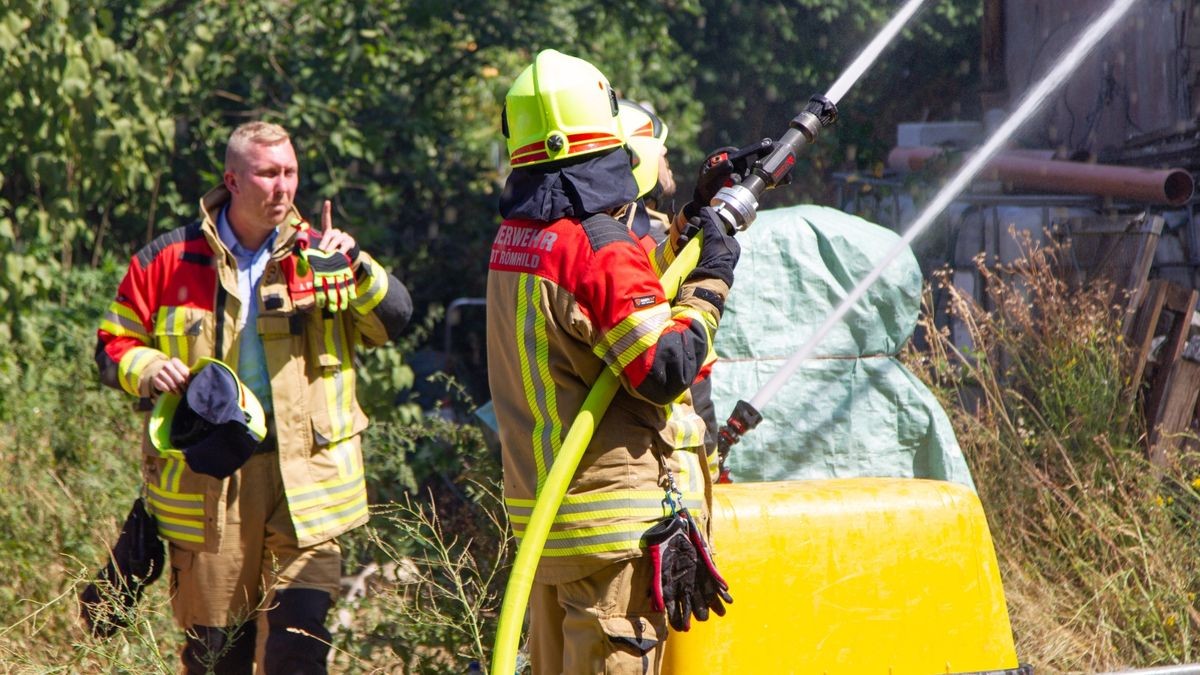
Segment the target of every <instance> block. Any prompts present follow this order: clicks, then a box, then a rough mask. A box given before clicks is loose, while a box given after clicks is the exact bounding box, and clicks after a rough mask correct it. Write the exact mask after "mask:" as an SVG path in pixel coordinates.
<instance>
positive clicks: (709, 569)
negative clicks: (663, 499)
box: [644, 509, 733, 632]
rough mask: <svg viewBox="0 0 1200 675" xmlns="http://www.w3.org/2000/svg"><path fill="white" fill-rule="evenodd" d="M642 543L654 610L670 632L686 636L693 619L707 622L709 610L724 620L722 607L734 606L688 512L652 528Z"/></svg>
mask: <svg viewBox="0 0 1200 675" xmlns="http://www.w3.org/2000/svg"><path fill="white" fill-rule="evenodd" d="M644 539H645V542H646V546H647V550H648V551H649V555H650V560H651V562H652V563H653V565H654V578H653V581H652V582H651V589H650V592H651V595H652V598H653V602H654V605H653V606H654V609H655V611H666V613H667V621H668V622H669V623H670V624H671V628H674V629H675V630H677V631H681V632H687V631H688V630H689V629H691V627H692V617H693V616H695V617H696V620H698V621H707V620H708V615H709V611H710V610H711V611H712V612H715V613H716V614H717V616H725V605H726V604H731V603H733V596H731V595H729V584H727V583H726V582H725V579H724V578H723V577H721V573H720V572H718V571H717V566H716V564H715V563H714V562H713V559H712V554H711V552H710V551H709V548H708V544H707V543H706V542H705V541H704V538H703V536H701V534H700V529H699V528H698V527H697V526H696V522H695V521H694V520H692V515H691V514H690V513H688V511H687V509H680V510H679V511H678V512H676V513H675V515H673V516H671V517H669V518H666V519H664V520H662V521H660V522H658V523H657V524H655V525H654V527H652V528H650V529H649V530H647V531H646V535H645V538H644Z"/></svg>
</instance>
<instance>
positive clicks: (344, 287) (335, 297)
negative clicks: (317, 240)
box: [298, 247, 358, 312]
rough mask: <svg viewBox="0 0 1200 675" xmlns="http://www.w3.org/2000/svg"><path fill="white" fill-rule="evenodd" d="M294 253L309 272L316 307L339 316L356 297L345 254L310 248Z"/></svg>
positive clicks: (356, 291) (352, 276) (351, 273)
mask: <svg viewBox="0 0 1200 675" xmlns="http://www.w3.org/2000/svg"><path fill="white" fill-rule="evenodd" d="M355 248H356V249H357V247H355ZM298 253H299V255H300V258H301V260H302V261H303V263H304V264H305V265H307V266H308V267H309V268H311V269H312V275H313V288H314V289H315V291H316V295H317V306H318V307H324V308H325V309H327V310H329V311H331V312H339V311H342V310H344V309H346V308H347V307H349V306H350V301H351V300H353V299H355V298H356V297H358V289H357V286H356V285H355V282H354V271H353V267H352V266H351V261H350V257H349V256H348V255H347V254H345V253H342V252H341V251H338V250H334V249H331V250H328V251H323V250H321V249H315V248H312V247H309V248H303V249H300V250H299V251H298Z"/></svg>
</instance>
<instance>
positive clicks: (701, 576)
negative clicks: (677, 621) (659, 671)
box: [680, 509, 733, 621]
mask: <svg viewBox="0 0 1200 675" xmlns="http://www.w3.org/2000/svg"><path fill="white" fill-rule="evenodd" d="M680 514H681V515H682V516H683V517H684V518H686V519H687V521H688V538H689V539H690V540H691V542H692V548H694V549H695V551H696V557H697V558H698V560H699V562H700V564H698V565H697V566H696V583H695V584H694V585H693V586H692V599H691V602H690V603H689V604H690V605H691V607H692V613H693V614H695V615H696V619H697V620H699V621H708V611H709V610H710V609H711V610H712V611H713V612H716V614H717V616H725V605H726V604H733V596H731V595H729V584H727V583H725V579H724V578H723V577H722V576H721V573H720V572H718V571H717V565H716V563H714V562H713V559H712V552H711V551H709V548H708V542H706V541H704V537H702V536H701V535H700V528H699V527H697V526H696V522H695V521H694V520H692V514H690V513H688V511H687V509H683V510H682V511H680Z"/></svg>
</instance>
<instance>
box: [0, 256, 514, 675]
mask: <svg viewBox="0 0 1200 675" xmlns="http://www.w3.org/2000/svg"><path fill="white" fill-rule="evenodd" d="M120 272H121V268H120V267H118V266H114V265H105V266H102V267H101V268H99V269H95V270H74V271H71V272H69V273H65V274H63V275H61V276H58V277H56V281H55V283H56V284H57V286H56V288H55V293H54V298H55V299H54V300H53V301H50V302H47V303H46V304H45V305H44V306H42V307H40V308H38V309H37V311H32V312H28V313H26V314H24V315H23V316H22V317H21V322H20V323H21V326H22V330H21V331H19V332H18V331H12V332H7V333H6V334H8V335H10V336H11V339H8V340H3V341H0V428H2V429H3V430H4V433H3V434H0V485H3V486H4V489H3V492H2V496H0V578H2V579H3V580H4V581H3V583H0V673H22V674H24V673H31V674H33V673H36V674H39V675H40V674H43V673H63V674H67V673H70V674H74V673H130V674H139V675H140V674H144V673H163V674H166V673H174V672H177V670H178V649H179V647H180V646H181V645H182V643H183V633H182V631H180V630H179V629H178V628H176V627H175V625H174V621H173V619H172V618H171V610H170V599H169V593H168V588H169V583H168V579H169V572H168V573H165V574H163V576H162V577H161V578H160V579H159V580H158V581H157V582H155V583H154V584H153V585H152V586H150V587H149V588H148V589H147V591H146V594H145V595H144V596H143V598H142V600H141V602H140V603H139V604H138V605H137V606H136V607H135V608H134V609H133V610H132V611H130V612H128V613H125V614H123V615H122V616H121V618H122V619H124V620H126V621H127V622H128V623H129V624H130V625H129V626H128V627H127V628H125V629H123V630H120V631H119V632H117V633H116V635H114V636H113V637H111V638H107V639H98V638H94V637H92V636H91V635H90V634H89V633H88V631H87V630H86V628H85V627H84V625H83V623H82V621H81V620H80V619H79V605H78V595H79V592H80V591H81V590H82V588H83V587H84V585H86V584H87V583H88V582H89V581H90V580H91V579H92V577H93V575H94V574H95V573H96V571H97V570H98V569H99V568H101V567H102V566H103V565H104V564H105V562H106V556H107V554H108V547H109V545H110V544H112V543H113V542H115V541H116V539H117V535H118V531H119V528H120V526H121V524H122V523H123V521H124V519H125V516H126V514H127V513H128V511H129V508H130V506H131V505H132V502H133V500H134V498H135V497H136V496H137V494H138V490H139V486H140V483H141V478H140V452H141V450H140V437H141V433H142V425H143V414H142V413H139V412H137V411H135V410H134V409H133V405H132V401H131V399H130V398H129V397H127V396H124V395H122V394H120V393H118V392H115V391H112V390H109V389H107V388H106V387H103V386H102V385H101V384H100V383H99V382H98V378H97V377H96V367H95V364H94V362H93V354H94V351H95V344H96V342H95V327H96V326H97V325H98V323H99V317H100V315H101V313H102V312H103V311H105V309H106V304H107V302H108V298H110V297H111V293H112V291H113V289H114V288H116V285H117V281H118V278H119V275H120ZM430 321H432V319H431V320H429V321H427V322H426V325H425V327H424V330H426V331H427V330H428V329H429V327H430ZM413 339H416V338H413ZM405 348H411V345H402V346H401V347H399V348H395V347H393V348H390V349H389V350H375V351H374V352H370V353H369V354H368V355H367V356H366V357H364V359H363V363H362V368H363V369H364V370H365V371H366V374H367V376H366V377H364V380H366V383H365V385H364V390H365V392H366V394H365V395H367V396H368V397H369V398H370V402H369V404H370V407H371V408H372V412H373V413H374V415H375V418H376V421H377V422H378V423H377V424H376V425H375V426H373V427H372V429H371V431H370V432H369V436H368V438H367V439H366V441H365V443H364V447H365V454H366V467H367V471H368V476H367V478H368V491H369V494H370V499H371V509H372V512H373V516H372V521H371V524H370V525H369V526H367V527H364V528H359V529H358V530H355V531H354V532H352V533H350V534H349V535H347V536H345V537H343V538H341V543H342V545H343V549H344V550H345V552H346V555H345V567H344V570H343V572H344V575H345V576H344V581H345V587H346V592H345V593H344V594H343V597H342V598H340V599H339V601H338V603H337V604H336V605H335V608H334V610H333V612H332V613H331V617H330V624H331V625H332V626H333V627H334V645H333V646H334V657H333V668H331V672H337V673H422V674H426V673H462V672H466V671H467V669H468V667H469V666H470V664H471V662H473V661H478V662H481V663H482V662H485V661H484V654H483V651H484V637H485V636H486V635H490V634H491V632H492V628H491V627H490V625H491V624H490V623H489V622H491V621H494V617H495V614H496V608H497V606H498V604H499V594H500V592H501V591H502V586H501V585H502V583H503V579H502V577H503V575H504V573H505V570H506V567H505V566H506V565H507V558H508V556H507V552H506V550H505V547H504V546H505V544H504V542H505V537H504V532H505V525H504V522H503V516H502V515H498V514H503V509H502V508H501V507H500V506H499V503H498V500H497V498H496V497H495V495H496V494H498V491H499V488H498V487H497V486H496V485H495V484H494V481H495V480H496V479H497V477H498V476H499V475H500V471H499V467H498V465H497V463H496V456H495V455H494V453H492V452H491V451H490V450H488V448H487V447H486V445H485V444H484V441H483V437H482V435H481V434H480V431H479V429H478V428H476V427H475V426H473V425H472V424H471V423H470V421H469V420H468V419H465V418H464V419H456V418H455V417H454V416H453V415H446V416H439V415H431V416H422V415H421V413H420V411H419V410H416V409H415V407H414V406H411V405H407V404H405V402H404V401H398V400H396V399H395V398H394V394H393V395H392V396H389V397H385V396H384V395H383V393H381V392H395V391H396V388H397V387H398V386H400V385H402V384H404V383H405V382H406V381H407V382H410V383H411V372H410V371H406V366H405V365H404V363H403V359H402V358H401V356H400V354H401V353H402V351H403V350H404V349H405ZM460 406H461V407H462V408H463V409H469V407H470V402H469V401H461V402H460Z"/></svg>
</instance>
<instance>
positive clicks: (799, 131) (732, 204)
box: [491, 0, 922, 673]
mask: <svg viewBox="0 0 1200 675" xmlns="http://www.w3.org/2000/svg"><path fill="white" fill-rule="evenodd" d="M921 4H922V0H910V1H909V2H908V3H907V4H906V5H905V6H904V8H903V10H902V11H901V12H900V13H898V14H897V15H896V17H894V18H893V19H892V20H891V21H890V22H889V23H888V25H887V26H886V27H885V29H884V30H883V31H882V32H881V33H880V34H879V35H878V36H877V37H876V38H875V39H874V40H873V41H872V42H871V43H870V44H869V45H868V47H867V49H865V50H864V51H863V53H862V54H861V55H860V57H859V58H858V59H857V60H856V61H855V62H854V63H853V65H852V67H851V68H850V69H849V70H848V71H847V73H846V74H845V75H843V77H842V78H841V79H839V81H838V82H839V84H838V86H837V88H836V89H835V90H831V93H832V94H834V95H835V96H840V94H841V93H842V92H843V91H844V90H848V89H849V87H850V86H851V85H852V84H853V83H854V82H856V81H857V80H858V78H859V77H861V75H862V73H863V72H865V71H866V69H867V68H868V67H869V66H870V64H871V63H873V62H874V60H875V59H876V58H877V57H878V55H879V54H880V53H881V52H882V50H883V48H884V47H885V46H886V45H887V44H888V43H890V42H891V40H892V39H893V38H894V37H895V35H896V34H897V33H898V32H899V30H900V28H901V27H902V26H903V25H904V23H905V22H907V21H908V19H909V18H910V17H911V16H912V14H913V13H915V11H916V9H917V8H918V7H919V6H920V5H921ZM835 96H828V95H827V96H814V97H813V98H812V99H811V100H810V102H809V104H808V105H807V106H806V107H805V109H804V110H803V111H801V113H800V114H799V115H797V116H796V117H795V118H794V119H793V120H792V123H791V125H790V128H789V129H788V131H787V132H786V133H785V134H784V135H783V136H782V137H781V138H780V139H779V140H777V141H766V142H763V143H760V144H759V145H758V146H757V147H756V149H755V150H754V151H753V152H747V153H744V154H743V155H741V156H740V157H738V158H736V159H739V160H740V159H742V157H744V158H745V159H746V164H747V170H746V171H745V173H744V174H739V175H737V181H736V183H734V184H730V185H727V186H725V187H724V188H723V189H722V190H720V191H718V193H717V195H716V196H715V197H714V199H713V212H714V213H713V214H712V217H714V218H716V219H718V220H719V222H721V223H722V224H723V225H724V229H725V230H726V232H732V231H736V230H742V229H745V228H746V227H748V226H749V225H750V223H752V222H753V220H754V215H755V212H756V209H757V206H758V197H759V196H760V195H761V194H762V192H763V191H765V190H767V189H770V188H773V187H776V186H778V185H780V184H781V183H783V182H785V181H786V180H787V177H788V174H789V173H790V171H791V169H792V167H793V166H794V165H795V161H796V154H797V152H798V149H799V147H800V146H801V145H802V144H804V143H811V142H813V141H814V140H815V139H816V136H817V134H818V132H819V131H820V129H821V128H823V127H824V126H827V125H829V124H832V123H833V122H834V120H836V118H837V108H836V103H837V100H836V98H835ZM507 124H508V122H507V121H506V125H507ZM507 129H508V127H507V126H506V134H507ZM510 140H511V139H510ZM555 140H557V143H553V144H552V141H555ZM569 147H573V146H567V145H564V139H563V138H559V137H558V136H555V135H554V134H551V136H550V137H548V138H547V139H545V148H539V147H537V144H530V145H526V146H523V147H521V148H516V152H517V153H518V154H519V153H521V152H526V151H527V152H531V153H543V154H546V155H547V156H553V153H559V154H561V152H563V151H564V148H569ZM538 156H539V157H540V156H541V155H540V154H539V155H538ZM521 157H522V158H523V157H524V156H523V155H521ZM751 158H753V159H754V162H753V164H752V165H751V164H749V160H750V159H751ZM710 161H714V162H722V161H730V160H729V158H727V157H726V158H720V157H717V158H710ZM697 228H698V226H697V224H696V222H695V221H694V220H693V222H692V223H691V227H690V228H689V229H688V230H685V232H684V234H685V238H686V239H687V240H688V241H687V242H686V244H685V245H684V246H683V249H682V250H681V251H680V252H679V253H678V255H677V257H676V258H675V261H674V262H673V263H672V264H671V266H670V267H669V268H668V269H667V270H666V272H665V273H664V274H663V276H662V279H661V287H662V289H663V290H664V291H665V292H666V294H667V296H668V297H667V300H668V301H670V300H671V298H672V297H673V296H674V294H675V293H676V292H678V291H679V290H680V287H681V285H682V283H683V282H684V281H685V280H686V279H688V278H691V275H692V274H693V270H694V269H695V268H697V265H698V264H700V265H701V266H703V261H704V260H705V259H706V258H707V255H706V253H704V249H703V248H702V246H703V240H704V239H705V238H712V237H717V238H720V237H721V236H722V235H723V233H720V232H714V233H710V234H708V235H706V236H696V235H697V234H699V233H698V232H697V231H696V230H697ZM721 304H723V300H722V303H721ZM618 387H619V384H618V379H617V376H616V375H615V374H614V373H613V371H612V369H609V368H605V369H603V370H601V371H600V373H599V375H598V377H597V379H596V380H595V382H594V384H593V385H592V389H591V391H590V392H589V393H588V395H587V397H586V399H584V401H583V403H582V405H581V407H580V412H579V414H578V415H577V417H576V418H575V422H574V423H573V424H572V425H571V427H570V429H568V430H567V431H566V433H565V435H563V436H562V441H561V445H560V446H559V448H558V449H557V452H555V453H554V458H553V464H552V466H551V467H550V468H549V470H548V471H546V472H545V473H544V474H542V475H544V476H545V477H544V479H542V478H539V490H538V492H537V498H536V500H535V501H534V502H533V505H532V508H531V509H530V510H529V512H528V513H529V515H528V521H527V522H525V523H523V524H524V529H523V533H522V538H521V543H520V546H519V548H518V551H517V557H516V560H515V561H514V563H513V569H512V572H511V574H510V577H509V582H508V586H507V588H506V591H505V597H504V602H503V605H502V607H501V614H500V619H499V626H498V629H497V637H496V645H495V649H494V651H493V660H492V669H491V672H493V673H507V672H512V671H513V669H514V668H515V665H516V653H517V642H518V641H519V638H520V632H521V621H522V619H523V617H524V614H525V609H526V606H527V603H528V600H529V593H530V590H531V588H532V586H533V583H534V579H533V577H534V572H535V570H536V569H537V568H538V563H539V560H540V558H541V555H542V549H543V547H544V546H545V544H546V541H547V537H548V535H549V532H550V528H551V525H552V523H553V520H554V518H555V514H556V513H557V512H558V510H559V506H560V504H561V503H562V501H563V498H564V496H565V493H566V491H567V488H568V485H569V484H570V482H571V480H572V477H573V475H574V474H575V470H576V467H577V466H578V465H579V462H580V460H581V458H582V456H583V453H584V450H585V449H586V448H587V446H588V444H589V442H590V440H591V438H592V434H593V433H594V432H595V431H596V429H597V427H598V426H599V424H600V421H601V419H602V417H603V416H604V413H605V410H606V409H607V407H608V405H609V403H610V402H611V401H612V399H613V397H614V395H616V393H617V391H618ZM672 512H674V506H673V507H672ZM522 520H525V517H524V516H522Z"/></svg>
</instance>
